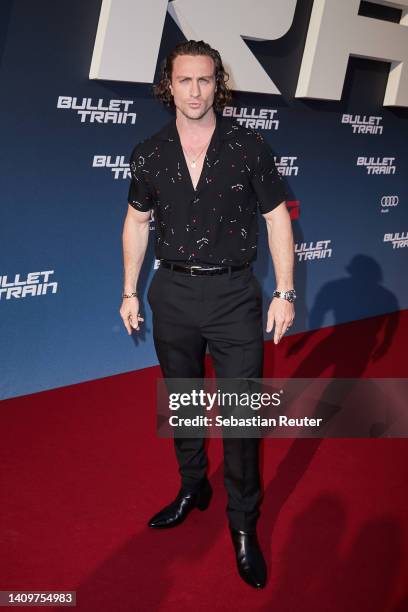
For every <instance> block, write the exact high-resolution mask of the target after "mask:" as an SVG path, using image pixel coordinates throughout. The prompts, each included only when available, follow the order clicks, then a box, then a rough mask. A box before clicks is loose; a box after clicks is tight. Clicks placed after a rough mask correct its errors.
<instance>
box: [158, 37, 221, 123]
mask: <svg viewBox="0 0 408 612" xmlns="http://www.w3.org/2000/svg"><path fill="white" fill-rule="evenodd" d="M178 55H208V56H209V57H211V58H212V59H213V60H214V65H215V95H214V104H213V105H214V110H216V111H222V109H223V108H224V107H225V106H226V105H227V104H228V103H229V102H230V101H231V98H232V94H231V90H230V89H229V88H228V86H227V81H228V80H229V74H228V72H226V71H225V70H224V66H223V64H222V60H221V55H220V54H219V52H218V51H217V50H216V49H213V48H212V47H211V46H210V45H209V44H208V43H206V42H204V41H203V40H188V41H186V42H182V43H179V44H178V45H176V47H175V48H174V49H173V51H172V52H171V53H169V55H168V56H167V57H165V58H164V60H163V62H162V64H161V69H160V80H159V82H158V83H157V85H153V93H154V95H155V97H156V98H158V99H159V100H160V101H161V102H163V104H165V105H166V106H174V101H173V95H172V93H171V91H170V83H171V76H172V73H173V63H174V60H175V59H176V57H177V56H178Z"/></svg>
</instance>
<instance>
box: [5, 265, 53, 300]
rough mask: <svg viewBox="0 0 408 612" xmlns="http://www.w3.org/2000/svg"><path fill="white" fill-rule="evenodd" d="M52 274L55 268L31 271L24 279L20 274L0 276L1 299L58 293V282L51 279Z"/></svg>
mask: <svg viewBox="0 0 408 612" xmlns="http://www.w3.org/2000/svg"><path fill="white" fill-rule="evenodd" d="M52 274H54V270H45V271H43V272H29V273H28V274H27V276H25V277H23V278H22V279H21V278H20V277H21V275H20V274H15V275H14V278H10V279H9V277H8V276H7V275H3V276H0V300H4V299H6V300H11V299H12V298H25V297H34V296H38V295H46V294H47V293H57V290H58V283H57V281H55V280H52V279H51V280H50V276H51V275H52Z"/></svg>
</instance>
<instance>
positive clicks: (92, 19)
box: [0, 0, 408, 398]
mask: <svg viewBox="0 0 408 612" xmlns="http://www.w3.org/2000/svg"><path fill="white" fill-rule="evenodd" d="M100 4H101V2H100V0H87V1H86V2H83V0H60V1H59V2H54V1H52V0H42V1H39V2H31V1H30V0H15V1H13V2H8V1H4V0H3V2H2V3H1V6H0V53H1V65H0V82H1V96H0V122H1V134H2V138H1V145H0V150H1V168H2V184H1V200H2V204H1V234H2V239H1V252H0V257H1V258H0V317H1V397H2V398H7V397H13V396H18V395H23V394H27V393H33V392H37V391H40V390H43V389H49V388H54V387H59V386H63V385H67V384H72V383H77V382H80V381H85V380H91V379H95V378H100V377H104V376H109V375H113V374H117V373H121V372H126V371H130V370H134V369H139V368H144V367H147V366H152V365H155V364H156V363H157V359H156V354H155V351H154V347H153V341H152V327H151V313H150V310H149V306H148V304H147V301H146V300H144V302H143V306H144V312H145V324H144V331H143V332H141V333H140V334H139V335H137V336H136V337H134V338H133V337H132V338H129V336H128V335H127V333H126V331H125V329H124V327H123V324H122V322H121V320H120V318H119V307H120V303H121V299H120V295H121V291H122V252H121V232H122V226H123V221H124V217H125V214H126V209H127V203H126V197H127V192H128V181H129V177H128V172H127V170H128V169H127V163H128V159H129V155H130V152H131V150H132V149H133V146H134V145H135V143H136V142H138V141H140V140H141V139H143V138H145V137H147V136H149V135H150V134H151V133H153V132H154V131H157V130H158V129H159V128H160V127H161V126H162V125H163V124H164V123H166V122H167V121H168V120H169V118H170V113H169V111H168V110H166V109H165V108H164V107H162V106H161V105H160V104H159V102H157V101H156V100H154V99H153V96H152V93H151V86H150V85H144V84H140V85H131V84H116V83H112V82H107V81H90V80H89V78H88V73H89V67H90V62H91V56H92V50H93V45H94V40H95V34H96V29H97V23H98V17H99V11H100ZM311 6H312V2H311V1H299V2H298V6H297V9H296V15H295V19H294V23H293V26H292V28H291V29H290V31H289V32H288V33H287V35H286V36H284V37H283V38H282V39H281V40H279V41H273V42H262V43H260V42H256V41H248V45H249V46H250V48H251V50H252V51H253V53H254V54H255V55H256V56H257V57H259V59H260V61H261V62H262V65H263V66H264V67H265V69H266V71H267V72H268V73H270V74H271V75H272V74H273V78H274V81H275V82H276V83H277V84H278V86H279V88H280V89H281V91H282V92H283V95H282V96H269V95H268V96H267V95H254V94H245V93H235V95H234V100H233V109H234V110H231V109H229V111H228V110H227V112H234V113H235V114H236V115H239V116H240V118H238V117H237V119H236V120H237V121H238V120H240V121H241V120H243V118H245V116H247V117H248V116H251V117H252V116H258V115H259V114H260V113H261V114H262V109H266V111H263V112H266V113H267V114H270V115H271V116H273V118H274V119H275V120H276V121H275V122H273V123H272V125H271V126H268V125H267V126H265V127H266V129H262V127H261V128H258V129H261V131H262V133H263V134H264V135H265V136H266V138H267V139H268V141H269V142H270V144H271V146H272V148H273V149H274V151H275V153H276V163H277V165H278V167H279V169H280V171H281V172H282V173H283V174H284V175H285V176H286V181H287V186H288V189H289V193H290V194H291V198H290V201H289V202H288V206H289V208H290V210H291V211H292V217H293V229H294V234H295V241H296V249H297V255H296V260H297V263H296V276H295V286H296V289H297V292H298V295H299V299H298V301H297V310H296V312H297V317H296V324H295V325H294V326H293V327H292V329H291V333H298V332H301V331H305V330H308V329H312V328H314V327H321V326H325V325H331V324H336V323H342V322H346V321H352V320H356V319H362V318H365V317H370V316H374V315H379V314H383V313H387V312H392V311H395V310H400V309H404V308H407V305H408V288H407V284H406V282H405V277H406V271H405V269H406V264H407V254H408V248H407V230H408V220H407V208H406V196H407V183H406V180H405V178H406V176H407V157H408V152H407V146H406V143H407V142H408V122H407V117H408V111H407V109H387V108H384V107H382V100H383V96H384V91H385V85H386V80H387V76H388V71H389V66H388V64H386V63H379V62H374V61H368V60H360V59H356V58H352V59H351V60H350V63H349V68H348V74H347V79H346V84H345V88H344V92H343V98H342V100H341V101H340V102H324V101H311V100H301V99H295V98H294V91H295V89H296V83H297V78H298V73H299V68H300V62H301V57H302V52H303V47H304V41H305V37H306V32H307V26H308V20H309V16H310V11H311ZM361 11H368V12H370V11H371V13H367V14H372V13H373V12H376V13H377V14H378V16H380V17H386V18H389V19H391V20H397V17H398V15H399V14H400V13H399V11H397V10H395V9H389V8H387V9H385V8H384V7H376V8H375V7H373V6H372V5H367V6H364V3H363V5H362V9H361ZM180 40H183V34H182V33H181V32H180V30H179V29H178V28H177V26H176V25H175V23H174V22H173V20H172V19H171V17H170V16H169V15H168V16H167V19H166V23H165V29H164V33H163V38H162V45H161V49H160V56H159V61H160V60H161V59H162V58H163V57H164V55H166V54H167V53H168V52H169V51H170V50H171V49H172V47H173V46H174V45H175V44H176V43H177V42H179V41H180ZM156 78H157V75H156ZM115 101H116V102H115ZM98 107H99V112H103V113H108V114H107V115H103V117H104V120H106V122H102V123H99V122H97V121H96V120H95V118H96V117H97V116H98V115H97V114H95V111H98ZM244 109H246V110H244ZM125 112H127V116H125V115H124V114H121V113H125ZM347 116H351V119H352V121H353V123H350V117H347ZM370 117H371V119H370ZM114 118H116V120H119V122H116V123H115V122H113V120H114ZM370 122H371V123H370ZM367 124H368V125H371V126H373V125H374V126H378V127H377V128H376V129H374V130H373V129H371V133H370V132H369V130H368V129H367ZM353 126H354V127H353ZM269 127H270V129H269ZM358 158H366V160H367V161H369V158H373V159H372V160H371V164H373V163H383V164H385V166H384V165H383V166H382V167H383V168H384V167H385V168H387V169H388V170H387V172H388V173H379V174H373V173H369V168H368V167H367V166H366V165H363V164H361V163H359V162H358ZM384 158H387V159H384ZM388 158H391V159H388ZM360 161H361V160H360ZM370 167H371V166H370ZM260 226H261V236H260V240H261V243H260V248H259V255H258V260H257V262H256V266H255V272H256V274H257V276H258V278H259V280H260V281H261V284H262V285H263V287H264V290H265V307H266V306H267V305H268V302H267V298H268V296H270V293H271V291H272V290H273V288H274V277H273V270H272V264H271V260H270V255H269V252H268V249H267V245H266V239H265V238H266V237H265V229H264V223H263V222H262V220H260ZM153 227H154V221H152V232H153V231H154V230H153ZM152 232H151V233H152ZM151 237H152V236H151ZM152 246H153V241H152V240H150V244H149V250H148V253H147V256H146V260H145V263H144V266H143V269H142V274H141V280H140V283H139V288H140V289H141V290H142V292H143V294H145V292H146V289H147V287H148V284H149V282H150V278H151V276H152V273H153V265H154V257H153V250H152ZM310 312H313V313H314V315H313V316H312V317H310V316H309V313H310ZM316 313H317V314H316ZM268 337H270V336H268Z"/></svg>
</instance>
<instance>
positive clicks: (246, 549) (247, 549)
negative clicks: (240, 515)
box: [230, 527, 266, 589]
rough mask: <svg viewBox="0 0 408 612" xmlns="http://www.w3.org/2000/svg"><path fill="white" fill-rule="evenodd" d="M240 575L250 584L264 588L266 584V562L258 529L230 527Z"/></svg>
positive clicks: (257, 587)
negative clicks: (258, 536)
mask: <svg viewBox="0 0 408 612" xmlns="http://www.w3.org/2000/svg"><path fill="white" fill-rule="evenodd" d="M230 531H231V537H232V542H233V544H234V549H235V555H236V559H237V567H238V572H239V575H240V576H241V578H242V580H244V581H245V582H246V583H247V584H249V585H250V586H252V587H254V588H256V589H262V588H263V587H264V586H265V584H266V563H265V560H264V558H263V555H262V551H261V549H260V548H259V544H258V539H257V537H256V531H251V532H249V531H240V530H238V529H234V528H233V527H230Z"/></svg>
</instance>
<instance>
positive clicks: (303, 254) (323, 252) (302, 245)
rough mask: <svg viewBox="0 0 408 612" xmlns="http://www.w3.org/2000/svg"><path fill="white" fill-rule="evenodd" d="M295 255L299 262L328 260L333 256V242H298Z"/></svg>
mask: <svg viewBox="0 0 408 612" xmlns="http://www.w3.org/2000/svg"><path fill="white" fill-rule="evenodd" d="M295 254H296V255H297V257H298V260H299V261H308V260H311V259H327V258H329V257H331V256H332V247H331V240H318V241H317V242H297V243H296V244H295Z"/></svg>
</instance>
